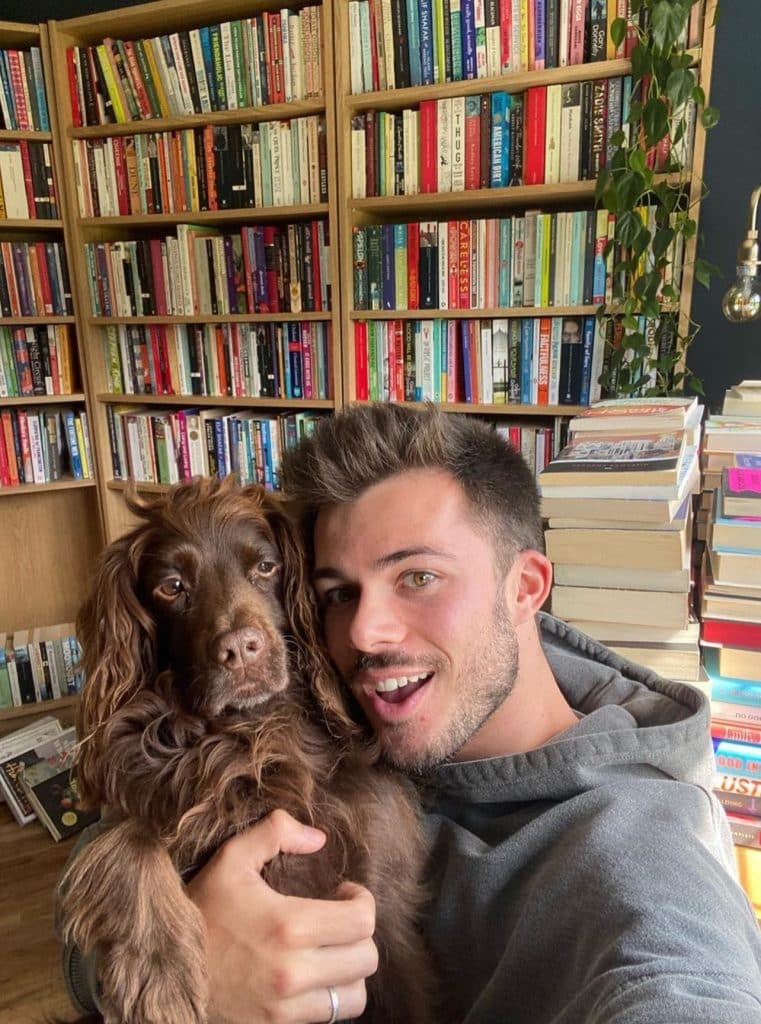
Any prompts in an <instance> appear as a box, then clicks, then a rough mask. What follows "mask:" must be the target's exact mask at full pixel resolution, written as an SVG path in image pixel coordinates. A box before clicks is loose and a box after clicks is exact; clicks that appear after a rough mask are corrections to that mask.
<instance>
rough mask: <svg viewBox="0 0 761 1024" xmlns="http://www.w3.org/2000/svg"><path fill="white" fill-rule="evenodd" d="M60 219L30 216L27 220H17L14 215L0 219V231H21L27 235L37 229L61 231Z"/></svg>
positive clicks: (61, 222) (61, 223)
mask: <svg viewBox="0 0 761 1024" xmlns="http://www.w3.org/2000/svg"><path fill="white" fill-rule="evenodd" d="M62 229H63V221H62V220H42V219H41V218H30V219H29V220H17V219H16V218H15V217H14V218H11V217H6V218H5V219H2V220H0V231H1V232H6V231H23V232H24V233H25V234H27V235H29V234H31V233H33V232H35V233H36V232H38V231H61V230H62Z"/></svg>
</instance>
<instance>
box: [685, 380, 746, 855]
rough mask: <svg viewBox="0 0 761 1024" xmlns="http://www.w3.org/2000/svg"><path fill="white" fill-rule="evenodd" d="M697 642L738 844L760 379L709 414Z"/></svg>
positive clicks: (742, 836)
mask: <svg viewBox="0 0 761 1024" xmlns="http://www.w3.org/2000/svg"><path fill="white" fill-rule="evenodd" d="M701 459H702V462H703V465H704V467H705V471H704V494H703V496H704V498H705V499H706V501H705V502H704V505H705V506H708V507H705V508H704V510H703V511H704V514H705V519H706V527H707V529H706V544H705V552H704V556H703V567H702V572H701V578H700V588H701V620H702V621H701V644H702V647H703V661H704V665H705V669H706V674H707V677H708V692H709V696H710V700H711V735H712V738H713V745H714V757H715V760H716V781H715V791H716V793H717V796H718V798H719V800H720V801H721V803H722V804H723V805H724V808H725V810H726V812H727V820H728V822H729V826H730V829H731V832H732V837H733V839H734V841H735V844H736V845H738V846H740V847H755V848H759V847H761V586H760V585H759V581H760V580H761V574H760V573H759V569H760V568H761V532H759V531H760V530H761V385H760V384H759V382H758V381H743V382H741V384H739V385H737V386H736V387H735V388H732V389H730V390H729V391H728V392H727V394H726V395H725V399H724V404H723V408H722V414H721V415H718V416H711V417H709V419H708V420H707V421H706V425H705V437H704V443H703V452H702V455H701ZM709 503H710V504H709Z"/></svg>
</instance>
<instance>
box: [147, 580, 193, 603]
mask: <svg viewBox="0 0 761 1024" xmlns="http://www.w3.org/2000/svg"><path fill="white" fill-rule="evenodd" d="M184 592H185V585H184V584H183V582H182V580H181V579H180V578H179V576H170V577H169V578H168V579H165V580H162V581H161V583H159V585H158V586H157V587H156V589H155V590H154V594H155V595H156V596H157V597H163V598H164V600H165V601H174V600H175V599H176V598H178V597H179V596H180V594H183V593H184Z"/></svg>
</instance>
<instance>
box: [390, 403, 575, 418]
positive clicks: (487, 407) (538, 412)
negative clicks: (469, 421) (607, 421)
mask: <svg viewBox="0 0 761 1024" xmlns="http://www.w3.org/2000/svg"><path fill="white" fill-rule="evenodd" d="M404 404H405V405H410V406H422V405H423V403H422V402H405V403H404ZM438 404H439V406H440V408H441V409H443V410H444V411H445V412H460V413H463V412H464V413H472V414H476V415H479V416H499V417H510V416H526V417H531V416H534V417H537V416H538V417H548V416H562V417H566V416H576V415H577V414H578V413H580V412H581V411H582V409H585V408H586V406H583V405H521V404H515V403H507V404H506V405H501V404H493V403H486V402H439V403H438Z"/></svg>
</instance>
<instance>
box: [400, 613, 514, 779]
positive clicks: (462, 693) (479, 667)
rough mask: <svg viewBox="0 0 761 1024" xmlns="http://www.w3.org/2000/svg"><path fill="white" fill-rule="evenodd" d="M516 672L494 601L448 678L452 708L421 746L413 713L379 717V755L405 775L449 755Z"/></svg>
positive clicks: (509, 630)
mask: <svg viewBox="0 0 761 1024" xmlns="http://www.w3.org/2000/svg"><path fill="white" fill-rule="evenodd" d="M517 676H518V637H517V634H516V632H515V629H514V628H513V625H512V623H511V622H509V621H508V620H507V618H506V616H505V608H504V604H503V603H501V602H498V603H497V605H496V606H495V608H494V612H493V616H492V623H491V628H490V630H489V633H488V635H487V636H486V637H485V638H484V646H483V648H482V649H481V650H477V651H474V652H473V654H472V656H471V657H470V659H469V660H468V661H467V662H466V663H465V664H464V665H463V667H462V669H461V671H460V673H459V675H458V676H457V678H456V679H455V680H453V683H452V685H453V686H454V688H455V691H456V696H455V702H454V705H453V712H452V713H451V716H450V719H449V720H448V721H446V722H445V723H444V725H443V727H442V729H441V732H440V733H439V734H437V735H434V736H432V737H431V738H430V739H429V740H428V741H427V743H426V746H425V748H424V749H421V748H420V739H419V738H418V737H416V728H417V726H416V723H415V720H414V718H413V720H412V721H410V722H398V723H390V724H389V723H385V724H384V727H383V732H382V734H381V737H380V741H381V749H382V751H383V758H384V760H385V761H386V762H387V763H388V764H391V765H393V766H394V767H395V768H400V769H401V770H402V771H405V772H407V773H408V774H410V775H425V774H427V773H428V772H430V771H431V770H432V769H434V768H436V767H437V766H438V765H440V764H444V763H445V762H446V761H449V760H451V759H452V758H453V757H454V755H455V754H456V753H457V751H458V750H461V749H462V747H464V746H465V744H466V743H467V742H468V741H469V740H470V739H471V738H472V737H473V736H474V735H475V734H476V733H477V732H478V730H479V729H480V728H481V727H482V726H483V725H484V724H485V723H486V722H487V721H488V720H489V718H491V716H492V715H493V714H494V712H495V711H497V709H498V708H500V707H501V706H502V705H503V704H504V702H505V701H506V700H507V698H508V697H509V696H510V694H511V693H512V691H513V687H514V686H515V681H516V679H517ZM434 684H435V680H434Z"/></svg>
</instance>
